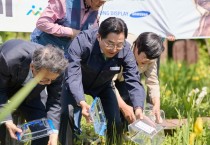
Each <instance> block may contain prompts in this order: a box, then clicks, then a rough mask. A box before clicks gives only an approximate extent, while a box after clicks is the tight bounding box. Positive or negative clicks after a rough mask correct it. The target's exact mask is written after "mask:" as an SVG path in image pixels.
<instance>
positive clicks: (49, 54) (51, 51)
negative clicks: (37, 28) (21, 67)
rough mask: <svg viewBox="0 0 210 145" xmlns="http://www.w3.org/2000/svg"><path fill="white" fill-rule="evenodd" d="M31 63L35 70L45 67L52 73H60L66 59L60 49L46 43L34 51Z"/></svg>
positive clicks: (65, 65) (64, 67)
mask: <svg viewBox="0 0 210 145" xmlns="http://www.w3.org/2000/svg"><path fill="white" fill-rule="evenodd" d="M32 63H33V65H34V68H35V69H36V70H37V71H39V70H40V69H46V70H48V71H50V72H52V73H58V74H61V73H62V72H63V71H64V70H65V69H66V67H67V65H68V60H67V59H65V57H64V52H63V51H62V50H61V49H59V48H57V47H54V46H52V45H47V46H44V47H41V48H38V49H36V50H35V51H34V54H33V57H32Z"/></svg>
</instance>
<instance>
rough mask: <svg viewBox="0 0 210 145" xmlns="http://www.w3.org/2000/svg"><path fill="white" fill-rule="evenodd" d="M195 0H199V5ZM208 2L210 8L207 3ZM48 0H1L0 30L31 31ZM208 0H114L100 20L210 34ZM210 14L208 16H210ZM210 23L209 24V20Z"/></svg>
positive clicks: (179, 35) (139, 28)
mask: <svg viewBox="0 0 210 145" xmlns="http://www.w3.org/2000/svg"><path fill="white" fill-rule="evenodd" d="M195 1H200V5H198V4H196V3H195ZM207 3H209V8H208V4H207ZM46 6H47V0H0V31H16V32H31V31H33V29H34V28H35V23H36V21H37V19H38V17H39V16H40V14H41V12H42V11H43V9H44V8H45V7H46ZM203 7H204V8H206V9H209V10H210V2H209V1H208V0H207V2H206V1H204V0H112V1H109V2H106V3H105V5H104V7H103V9H101V10H100V12H99V17H100V21H102V20H104V19H105V18H107V17H120V18H122V19H123V20H124V21H125V22H126V24H127V25H128V30H129V33H132V34H134V35H136V36H138V35H139V34H140V33H142V32H146V31H152V32H155V33H157V34H159V35H161V36H162V37H166V36H169V35H174V36H175V37H176V39H186V38H205V37H209V36H210V32H209V33H208V27H210V15H209V16H208V13H209V12H208V11H207V10H205V9H204V8H203ZM208 18H209V20H208ZM208 21H209V22H208ZM208 23H209V24H208Z"/></svg>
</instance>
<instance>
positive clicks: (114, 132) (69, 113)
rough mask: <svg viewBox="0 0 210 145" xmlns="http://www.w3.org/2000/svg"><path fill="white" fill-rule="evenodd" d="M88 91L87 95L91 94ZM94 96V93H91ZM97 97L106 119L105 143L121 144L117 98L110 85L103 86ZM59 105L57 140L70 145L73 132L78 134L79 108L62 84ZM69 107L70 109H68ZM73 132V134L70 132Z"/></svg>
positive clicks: (109, 144) (120, 125) (120, 124)
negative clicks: (60, 108) (59, 121)
mask: <svg viewBox="0 0 210 145" xmlns="http://www.w3.org/2000/svg"><path fill="white" fill-rule="evenodd" d="M92 94H93V93H90V94H89V95H92ZM93 97H95V95H93ZM97 97H99V98H100V99H101V103H102V106H103V109H104V113H105V116H106V119H107V141H108V142H107V144H108V145H112V144H113V142H114V143H115V144H116V143H117V144H119V145H120V144H121V134H122V123H121V118H120V110H119V107H118V103H117V98H116V95H115V93H114V90H113V87H112V86H111V85H109V86H107V87H104V88H103V89H102V90H101V91H100V92H99V93H97ZM62 98H63V100H62V101H61V106H62V115H61V125H60V131H59V140H60V142H61V144H62V145H72V144H73V141H72V139H74V137H75V136H74V134H75V133H76V134H79V133H80V132H81V130H80V121H81V108H80V107H79V106H78V105H77V103H76V101H75V99H74V98H73V96H72V95H71V93H70V92H69V90H68V89H67V88H66V87H65V86H64V87H63V91H62ZM69 109H70V110H69ZM71 133H73V134H71Z"/></svg>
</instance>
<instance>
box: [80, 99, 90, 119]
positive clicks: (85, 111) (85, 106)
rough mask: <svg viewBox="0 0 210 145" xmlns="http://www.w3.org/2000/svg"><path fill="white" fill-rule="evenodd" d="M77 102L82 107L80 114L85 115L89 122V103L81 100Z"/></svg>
mask: <svg viewBox="0 0 210 145" xmlns="http://www.w3.org/2000/svg"><path fill="white" fill-rule="evenodd" d="M79 104H80V106H81V108H82V115H83V116H84V117H85V119H86V122H87V123H90V122H91V119H90V114H89V109H90V105H88V104H87V103H86V102H85V101H81V102H80V103H79Z"/></svg>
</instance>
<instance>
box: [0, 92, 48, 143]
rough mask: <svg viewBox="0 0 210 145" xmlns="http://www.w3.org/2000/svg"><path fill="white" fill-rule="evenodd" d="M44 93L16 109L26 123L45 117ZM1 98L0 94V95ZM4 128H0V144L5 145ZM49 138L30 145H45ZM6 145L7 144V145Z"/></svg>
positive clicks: (34, 141) (3, 126)
mask: <svg viewBox="0 0 210 145" xmlns="http://www.w3.org/2000/svg"><path fill="white" fill-rule="evenodd" d="M46 95H47V94H46V93H45V92H44V91H43V92H42V93H41V95H40V96H39V97H36V98H30V99H27V98H26V100H25V101H24V102H23V103H22V104H21V105H20V106H19V107H18V108H17V111H18V112H20V113H21V115H22V116H23V117H24V119H25V120H26V121H32V120H37V119H41V118H44V117H46V116H47V114H46V111H45V105H44V104H45V101H46V100H45V99H43V98H46ZM0 96H1V94H0ZM5 139H6V128H5V125H1V126H0V142H1V145H6V144H5V143H6V142H5ZM48 140H49V137H44V138H40V139H37V140H33V141H32V142H31V145H47V143H48ZM7 145H8V144H7Z"/></svg>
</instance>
